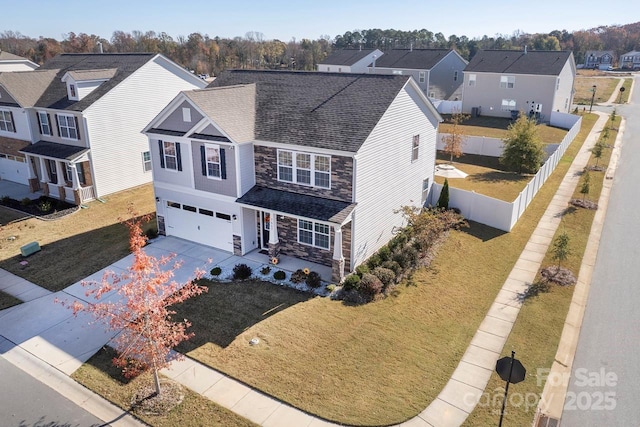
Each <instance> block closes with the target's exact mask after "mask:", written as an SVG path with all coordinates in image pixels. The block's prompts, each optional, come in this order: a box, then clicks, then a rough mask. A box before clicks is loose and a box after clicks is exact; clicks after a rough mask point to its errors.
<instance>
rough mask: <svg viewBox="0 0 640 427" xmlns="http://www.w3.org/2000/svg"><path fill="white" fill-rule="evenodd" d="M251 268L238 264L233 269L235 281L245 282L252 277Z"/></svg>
mask: <svg viewBox="0 0 640 427" xmlns="http://www.w3.org/2000/svg"><path fill="white" fill-rule="evenodd" d="M251 273H252V271H251V267H249V266H248V265H247V264H236V265H235V266H234V267H233V280H245V279H248V278H249V277H251Z"/></svg>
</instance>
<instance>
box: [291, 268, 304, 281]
mask: <svg viewBox="0 0 640 427" xmlns="http://www.w3.org/2000/svg"><path fill="white" fill-rule="evenodd" d="M305 280H307V274H306V273H305V272H304V270H302V269H300V268H299V269H297V270H296V271H294V272H293V274H291V282H292V283H302V282H304V281H305Z"/></svg>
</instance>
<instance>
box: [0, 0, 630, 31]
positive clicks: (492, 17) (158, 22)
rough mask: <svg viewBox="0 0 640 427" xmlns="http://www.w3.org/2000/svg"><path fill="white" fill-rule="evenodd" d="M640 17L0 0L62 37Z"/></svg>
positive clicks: (361, 4) (379, 5) (591, 23)
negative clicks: (72, 34) (117, 32)
mask: <svg viewBox="0 0 640 427" xmlns="http://www.w3.org/2000/svg"><path fill="white" fill-rule="evenodd" d="M638 20H640V3H638V2H637V0H607V1H604V2H603V1H595V0H581V1H577V0H537V1H527V2H525V1H518V0H516V1H504V0H503V1H493V0H485V1H478V0H473V1H467V0H458V1H450V0H449V1H447V0H439V1H433V0H385V1H381V0H368V1H363V0H340V1H338V0H299V1H283V0H269V1H267V0H262V1H258V0H224V1H219V0H209V1H204V0H186V1H177V0H171V1H169V0H154V1H148V0H103V1H96V0H0V31H9V30H10V31H15V32H20V33H21V34H23V35H25V36H29V37H33V38H38V37H40V36H43V37H51V38H55V39H58V40H62V39H63V38H64V36H65V34H68V33H69V32H72V31H73V32H75V33H76V34H78V33H87V34H96V35H98V36H100V37H103V38H106V39H110V38H111V35H112V34H113V32H114V31H115V30H122V31H125V32H131V31H133V30H139V31H142V32H146V31H150V30H152V31H155V32H157V33H159V32H163V31H164V32H166V33H167V34H169V35H170V36H172V37H174V38H175V37H177V36H178V35H183V36H187V35H189V34H190V33H192V32H200V33H201V34H208V35H209V36H210V37H215V36H220V37H225V38H227V37H228V38H233V37H236V36H241V37H242V36H244V35H245V34H246V33H247V32H249V31H255V32H259V33H262V34H263V36H264V39H265V40H269V39H279V40H282V41H289V40H291V39H292V38H295V39H296V40H300V39H302V38H309V39H318V38H320V37H321V36H325V35H327V36H329V37H330V38H333V37H335V36H336V35H338V34H344V33H345V32H346V31H353V30H355V29H370V28H380V29H391V28H393V29H397V30H404V31H410V30H419V29H422V28H425V29H427V30H429V31H432V32H434V33H438V32H441V33H443V34H444V35H445V37H446V38H448V37H449V36H450V35H453V34H455V35H457V36H462V35H465V36H467V37H469V38H475V37H482V36H483V35H487V36H495V35H496V34H506V35H511V34H512V33H513V32H514V31H516V30H520V31H523V32H525V33H548V32H550V31H553V30H563V29H565V30H567V31H569V32H572V31H576V30H581V29H589V28H593V27H597V26H600V25H616V24H620V25H621V24H629V23H632V22H636V21H638Z"/></svg>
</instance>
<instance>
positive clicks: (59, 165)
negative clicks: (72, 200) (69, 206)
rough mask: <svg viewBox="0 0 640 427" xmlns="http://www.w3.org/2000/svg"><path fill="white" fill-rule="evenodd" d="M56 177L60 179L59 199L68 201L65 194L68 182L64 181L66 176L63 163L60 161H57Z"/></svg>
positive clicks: (58, 183)
mask: <svg viewBox="0 0 640 427" xmlns="http://www.w3.org/2000/svg"><path fill="white" fill-rule="evenodd" d="M55 162H56V176H57V177H58V182H57V185H58V198H59V199H60V200H66V199H67V195H66V194H65V191H64V187H65V185H66V182H65V181H64V174H63V171H62V162H61V161H59V160H56V161H55Z"/></svg>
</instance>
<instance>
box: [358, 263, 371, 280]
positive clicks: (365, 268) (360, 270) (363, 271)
mask: <svg viewBox="0 0 640 427" xmlns="http://www.w3.org/2000/svg"><path fill="white" fill-rule="evenodd" d="M369 272H370V270H369V266H368V265H366V264H360V265H359V266H357V267H356V274H357V275H358V276H360V277H361V278H362V276H364V275H365V274H367V273H369Z"/></svg>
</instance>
